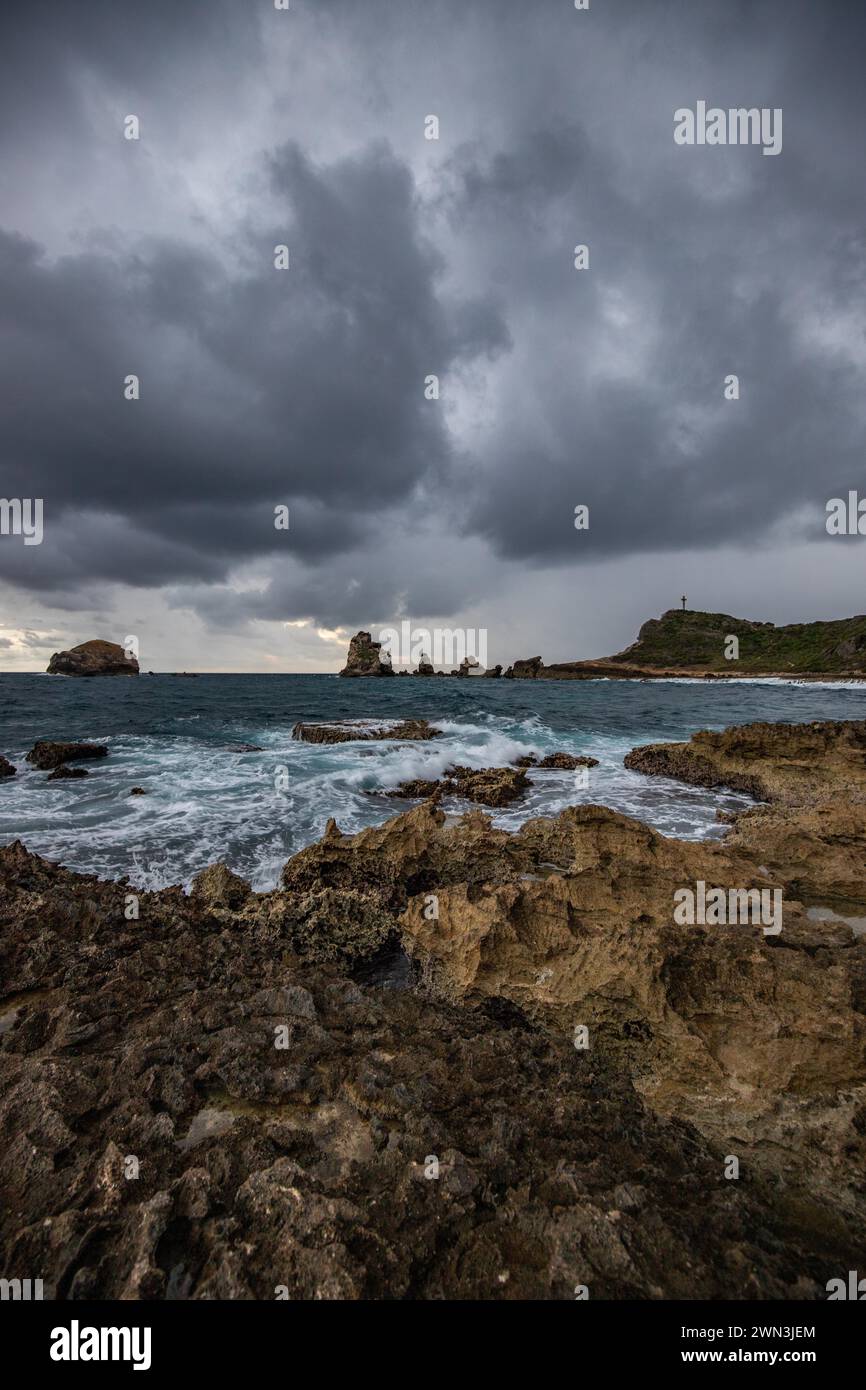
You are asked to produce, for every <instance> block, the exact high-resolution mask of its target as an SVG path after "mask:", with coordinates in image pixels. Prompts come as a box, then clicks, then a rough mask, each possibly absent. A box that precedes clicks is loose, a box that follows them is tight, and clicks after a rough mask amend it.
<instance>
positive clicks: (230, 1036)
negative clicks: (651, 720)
mask: <svg viewBox="0 0 866 1390" xmlns="http://www.w3.org/2000/svg"><path fill="white" fill-rule="evenodd" d="M864 740H866V724H864V723H863V722H851V723H829V722H828V723H818V724H811V725H804V726H790V727H788V728H785V727H784V726H782V727H780V726H778V725H752V726H747V727H746V728H744V729H739V730H728V731H727V733H726V734H724V735H712V736H707V735H699V736H697V737H696V739H694V740H692V741H691V743H690V744H688V745H668V746H667V747H668V748H671V747H673V748H677V749H678V750H679V751H678V752H677V753H668V754H664V753H661V752H660V749H661V748H663V747H665V746H663V745H656V746H655V748H654V750H653V751H652V753H645V754H641V755H640V756H639V755H637V754H635V755H634V756H633V757H632V759H631V763H632V766H633V767H635V768H636V767H637V766H638V764H639V762H640V760H641V758H643V759H644V761H645V766H646V770H647V771H648V772H650V773H651V774H652V773H654V772H657V771H661V770H662V769H663V768H664V772H665V775H666V776H669V775H677V776H678V775H683V776H685V777H687V778H689V777H690V778H692V779H694V778H695V777H697V778H700V779H701V785H720V786H721V785H731V784H732V783H731V780H730V779H731V778H735V777H736V778H739V777H743V778H749V779H751V781H752V785H753V786H754V787H755V788H756V789H760V792H761V794H762V795H764V796H765V797H766V798H768V799H767V800H765V801H764V802H761V803H760V804H757V805H756V806H755V807H754V808H752V809H749V810H747V811H745V812H743V813H741V814H738V815H737V816H736V818H735V820H734V823H733V824H732V825H731V826H730V828H729V829H728V831H727V833H726V835H725V838H724V839H723V840H720V841H712V842H706V841H704V842H692V841H680V840H676V839H670V838H667V837H665V836H662V835H660V834H658V833H657V832H655V831H654V830H652V829H650V828H649V827H648V826H646V825H643V824H641V823H640V822H638V821H636V820H633V819H631V818H629V817H627V816H622V815H619V814H617V813H615V812H613V811H610V810H606V809H605V808H603V807H599V806H587V805H581V806H576V807H572V808H570V809H568V810H566V811H564V812H562V814H561V815H559V816H558V817H556V818H554V819H536V820H530V821H528V822H527V823H526V824H524V825H523V826H522V827H521V829H520V830H519V831H518V832H517V833H514V834H512V833H509V832H507V831H505V830H500V829H497V828H495V827H494V826H493V825H492V823H491V819H490V817H489V816H488V815H486V814H485V813H483V812H481V811H477V810H476V811H472V812H470V813H468V814H466V815H464V816H462V817H460V818H456V819H455V818H453V817H452V818H449V817H446V815H445V814H444V813H443V811H442V810H441V808H440V807H439V806H437V805H435V804H433V803H432V802H430V801H427V802H424V803H422V804H421V805H419V806H416V807H414V808H413V809H411V810H409V811H407V812H405V813H403V814H402V815H398V816H395V817H393V818H392V819H390V820H388V821H386V822H385V823H384V824H381V825H377V826H374V827H372V828H370V829H367V830H364V831H361V832H360V833H358V834H354V835H344V834H341V832H340V830H339V828H338V827H337V825H336V824H335V822H334V821H333V820H331V821H330V822H329V823H328V825H327V827H326V830H325V834H324V836H323V838H322V839H321V840H320V841H319V842H318V843H315V844H312V845H309V846H308V847H307V848H305V849H303V850H301V851H300V852H299V853H298V854H296V855H294V856H293V857H292V858H291V859H290V860H289V861H288V863H287V864H286V866H285V868H284V871H283V875H282V881H281V884H280V886H279V887H278V888H277V889H275V890H274V891H273V892H270V893H261V894H258V893H253V892H251V891H250V889H249V886H248V885H247V884H246V883H245V882H244V881H243V879H241V878H239V877H238V875H237V874H234V873H233V872H232V871H231V870H229V869H228V868H227V867H226V866H225V865H215V866H211V867H210V868H209V869H207V870H205V871H203V873H202V874H200V875H199V876H198V878H197V879H196V881H195V884H194V887H193V891H192V892H191V894H190V895H189V896H187V895H185V894H184V893H183V892H182V891H180V890H179V889H177V888H173V889H166V890H164V891H162V892H144V891H141V892H137V893H136V897H137V901H138V911H139V915H138V917H137V918H136V919H134V920H130V919H129V917H128V915H127V907H128V901H129V899H128V895H129V894H130V892H131V891H132V890H131V888H130V885H129V884H128V883H107V882H103V881H100V880H97V879H96V878H93V877H89V876H85V875H78V874H73V873H70V872H69V871H67V870H65V869H63V868H61V867H59V866H58V865H55V864H50V863H47V862H46V861H44V860H41V859H40V858H39V857H38V856H36V855H33V854H29V853H28V852H27V851H26V850H25V849H24V847H23V846H21V845H20V844H14V845H12V846H9V847H7V848H6V849H3V850H0V980H2V982H3V983H2V990H3V995H2V998H0V1124H2V1127H3V1134H4V1145H3V1147H2V1150H0V1189H2V1195H3V1200H2V1201H0V1267H2V1269H3V1271H4V1277H22V1278H24V1277H27V1276H28V1275H29V1274H30V1273H32V1271H34V1270H38V1271H39V1272H40V1276H41V1277H42V1278H43V1280H44V1283H45V1296H46V1298H54V1297H60V1298H66V1299H79V1298H98V1297H103V1298H124V1299H152V1298H165V1297H167V1296H171V1297H180V1298H256V1299H272V1298H273V1297H274V1296H275V1286H277V1285H279V1286H282V1287H285V1288H286V1289H287V1290H288V1294H289V1297H291V1298H293V1299H300V1298H315V1299H334V1298H350V1299H357V1298H373V1299H395V1298H396V1299H401V1298H402V1299H439V1300H441V1299H562V1300H573V1299H574V1297H575V1290H576V1288H577V1287H578V1286H586V1287H587V1288H588V1290H589V1295H590V1297H591V1298H625V1297H641V1298H650V1299H658V1298H689V1299H696V1298H698V1299H739V1298H748V1299H762V1298H763V1299H789V1298H806V1299H824V1298H825V1297H826V1291H825V1290H826V1284H827V1281H828V1280H829V1279H830V1278H835V1277H839V1276H840V1275H842V1276H844V1275H845V1273H846V1271H848V1270H849V1269H856V1268H858V1261H861V1260H862V1250H863V1248H864V1241H866V1193H864V1187H863V1172H864V1169H866V1056H864V1048H866V940H864V937H863V935H862V933H860V932H859V929H858V927H857V918H858V916H859V917H860V918H861V919H862V917H863V915H864V913H866V885H864V879H863V864H864V851H866V815H864V810H866V761H864V757H863V749H864ZM665 759H666V761H665ZM707 766H709V768H710V769H711V773H710V772H707ZM711 775H712V776H713V777H714V778H718V781H717V782H716V781H713V782H707V781H706V778H707V777H709V776H711ZM699 880H702V881H704V882H705V883H706V884H712V885H719V886H721V887H723V888H726V889H727V888H731V889H734V890H741V889H743V888H749V887H751V886H752V885H758V886H763V887H766V888H767V889H770V890H777V889H778V890H779V891H781V893H782V895H783V903H784V923H783V929H782V931H781V933H780V934H779V935H775V936H771V935H766V934H764V933H763V932H762V931H761V929H760V928H759V927H756V926H754V925H736V926H725V927H716V926H707V925H695V926H681V925H678V924H677V923H676V922H675V920H674V917H673V913H672V895H673V892H674V891H675V890H676V889H677V888H679V887H681V886H683V885H688V884H690V883H694V882H696V881H699ZM852 923H853V925H852ZM389 953H391V955H393V956H400V953H403V955H402V956H400V958H401V959H405V957H408V958H409V960H410V961H411V973H410V974H409V976H408V980H409V983H410V985H411V987H409V988H399V989H398V988H384V987H380V986H379V985H377V984H375V983H370V981H371V979H375V967H376V962H381V961H383V960H387V959H388V956H389ZM732 1156H733V1157H735V1158H736V1159H737V1162H738V1165H739V1179H738V1180H737V1181H731V1180H728V1174H729V1166H730V1160H731V1157H732ZM131 1160H134V1164H132V1177H131V1176H130V1172H131V1168H130V1164H131Z"/></svg>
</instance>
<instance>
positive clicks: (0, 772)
mask: <svg viewBox="0 0 866 1390" xmlns="http://www.w3.org/2000/svg"><path fill="white" fill-rule="evenodd" d="M14 776H15V767H14V765H13V764H12V763H10V761H9V759H8V758H4V757H3V756H2V754H0V777H14Z"/></svg>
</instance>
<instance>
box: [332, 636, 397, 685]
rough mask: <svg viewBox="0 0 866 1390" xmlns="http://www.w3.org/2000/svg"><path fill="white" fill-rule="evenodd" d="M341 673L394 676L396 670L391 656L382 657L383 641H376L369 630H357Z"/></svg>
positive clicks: (348, 674)
mask: <svg viewBox="0 0 866 1390" xmlns="http://www.w3.org/2000/svg"><path fill="white" fill-rule="evenodd" d="M340 675H341V676H393V675H394V670H393V668H392V666H391V661H390V658H389V657H387V656H386V657H384V658H383V657H382V643H381V642H374V641H373V639H372V637H371V636H370V634H369V632H356V633H355V636H354V637H353V638H352V640H351V642H350V643H349V651H348V655H347V657H346V664H345V666H344V667H343V669H342V671H341V672H340Z"/></svg>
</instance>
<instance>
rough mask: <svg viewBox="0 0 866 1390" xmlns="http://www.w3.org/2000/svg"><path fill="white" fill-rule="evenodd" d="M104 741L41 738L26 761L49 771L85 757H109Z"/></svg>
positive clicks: (44, 770)
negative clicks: (53, 740) (61, 740)
mask: <svg viewBox="0 0 866 1390" xmlns="http://www.w3.org/2000/svg"><path fill="white" fill-rule="evenodd" d="M107 757H108V749H107V748H106V746H105V744H104V743H49V742H47V741H45V740H43V739H40V740H39V741H38V742H37V743H34V745H33V747H32V748H31V749H30V752H29V753H28V754H27V758H26V761H27V762H28V763H32V764H33V766H34V767H38V768H39V769H40V770H41V771H43V772H47V771H49V769H50V768H52V767H59V766H60V764H61V763H68V762H81V761H83V760H84V759H85V758H87V759H90V758H107Z"/></svg>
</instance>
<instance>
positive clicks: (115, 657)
mask: <svg viewBox="0 0 866 1390" xmlns="http://www.w3.org/2000/svg"><path fill="white" fill-rule="evenodd" d="M48 674H49V675H50V676H137V675H138V662H137V661H136V659H135V657H134V656H127V655H126V652H125V651H124V649H123V647H121V646H119V645H118V643H117V642H103V641H101V640H99V639H96V640H94V641H92V642H82V643H81V645H80V646H78V647H72V648H71V649H70V650H69V651H67V652H55V653H54V655H53V656H52V658H51V660H50V661H49V663H48Z"/></svg>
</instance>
